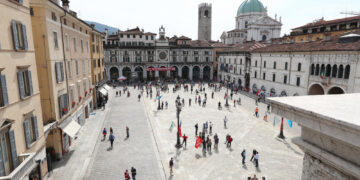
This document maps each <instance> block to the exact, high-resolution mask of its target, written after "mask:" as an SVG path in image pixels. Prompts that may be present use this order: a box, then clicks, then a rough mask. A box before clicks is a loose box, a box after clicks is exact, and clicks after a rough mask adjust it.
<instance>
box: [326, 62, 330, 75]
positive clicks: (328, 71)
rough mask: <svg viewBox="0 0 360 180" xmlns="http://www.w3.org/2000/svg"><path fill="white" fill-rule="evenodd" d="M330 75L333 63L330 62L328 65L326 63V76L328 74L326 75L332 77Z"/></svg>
mask: <svg viewBox="0 0 360 180" xmlns="http://www.w3.org/2000/svg"><path fill="white" fill-rule="evenodd" d="M330 75H331V65H330V64H328V65H326V73H325V76H326V77H330Z"/></svg>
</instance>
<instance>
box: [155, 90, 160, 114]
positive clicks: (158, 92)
mask: <svg viewBox="0 0 360 180" xmlns="http://www.w3.org/2000/svg"><path fill="white" fill-rule="evenodd" d="M156 92H157V93H156V94H158V96H157V97H156V98H158V108H157V109H158V110H160V109H161V107H160V91H159V90H158V89H157V90H156Z"/></svg>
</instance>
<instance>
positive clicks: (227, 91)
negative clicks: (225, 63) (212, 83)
mask: <svg viewBox="0 0 360 180" xmlns="http://www.w3.org/2000/svg"><path fill="white" fill-rule="evenodd" d="M228 97H229V82H228V81H226V103H225V106H226V107H228V106H229V102H228V99H229V98H228Z"/></svg>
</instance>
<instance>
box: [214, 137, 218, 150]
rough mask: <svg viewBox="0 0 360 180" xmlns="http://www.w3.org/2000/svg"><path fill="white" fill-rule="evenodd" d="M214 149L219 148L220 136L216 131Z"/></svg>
mask: <svg viewBox="0 0 360 180" xmlns="http://www.w3.org/2000/svg"><path fill="white" fill-rule="evenodd" d="M214 143H215V144H214V149H218V144H219V137H218V135H217V134H216V133H215V136H214Z"/></svg>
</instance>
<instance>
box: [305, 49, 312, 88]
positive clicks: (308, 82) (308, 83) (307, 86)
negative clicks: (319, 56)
mask: <svg viewBox="0 0 360 180" xmlns="http://www.w3.org/2000/svg"><path fill="white" fill-rule="evenodd" d="M309 56H310V72H311V64H312V63H313V56H312V51H310V54H309ZM310 72H309V73H308V74H307V76H308V80H307V85H306V94H309V85H310Z"/></svg>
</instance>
